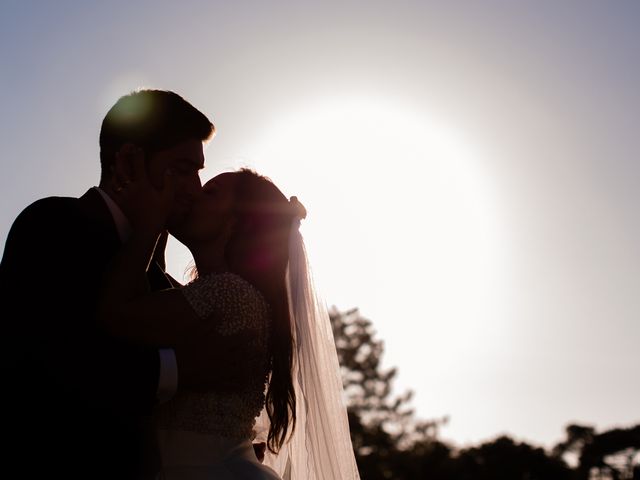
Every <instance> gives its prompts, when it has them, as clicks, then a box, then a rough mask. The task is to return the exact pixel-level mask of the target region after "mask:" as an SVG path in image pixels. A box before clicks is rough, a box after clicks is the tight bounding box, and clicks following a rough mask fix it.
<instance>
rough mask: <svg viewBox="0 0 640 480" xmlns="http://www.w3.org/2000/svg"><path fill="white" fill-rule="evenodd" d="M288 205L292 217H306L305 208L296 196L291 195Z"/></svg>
mask: <svg viewBox="0 0 640 480" xmlns="http://www.w3.org/2000/svg"><path fill="white" fill-rule="evenodd" d="M289 205H290V207H291V213H292V215H293V218H294V219H298V221H300V220H303V219H305V218H307V209H306V208H304V205H302V203H300V201H299V200H298V197H295V196H294V197H291V198H290V199H289Z"/></svg>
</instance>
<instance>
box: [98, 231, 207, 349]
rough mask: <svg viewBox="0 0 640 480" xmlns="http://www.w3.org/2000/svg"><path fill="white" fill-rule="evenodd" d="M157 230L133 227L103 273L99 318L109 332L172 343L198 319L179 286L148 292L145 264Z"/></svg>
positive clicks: (150, 342) (147, 341) (154, 342)
mask: <svg viewBox="0 0 640 480" xmlns="http://www.w3.org/2000/svg"><path fill="white" fill-rule="evenodd" d="M157 239H158V234H156V233H155V232H153V231H151V230H147V229H145V230H140V229H138V230H135V231H134V233H133V234H132V236H131V238H130V239H129V240H128V241H127V242H126V243H125V244H124V245H123V246H122V247H121V249H120V251H119V252H118V253H117V254H116V255H115V256H114V258H113V260H112V262H111V264H110V265H109V267H108V269H107V271H106V272H105V275H104V283H103V288H102V294H101V297H100V302H99V305H98V321H99V322H100V324H101V325H102V326H103V328H104V329H105V330H106V331H108V332H109V333H110V334H112V335H114V336H117V337H121V338H126V339H128V340H132V341H134V342H136V343H142V344H146V345H153V346H158V347H172V346H175V345H176V343H177V342H179V340H180V339H181V338H183V337H184V336H185V333H187V332H189V331H191V330H192V329H193V328H194V327H195V326H196V324H197V323H200V321H199V319H198V318H197V316H196V315H195V312H194V311H193V309H192V308H191V306H190V305H189V304H188V303H187V301H186V300H185V298H184V295H183V294H182V292H181V291H180V290H178V289H167V290H163V291H159V292H151V291H150V289H149V285H148V282H147V275H146V272H147V268H148V266H149V262H150V260H151V257H152V254H153V251H154V248H155V245H156V241H157Z"/></svg>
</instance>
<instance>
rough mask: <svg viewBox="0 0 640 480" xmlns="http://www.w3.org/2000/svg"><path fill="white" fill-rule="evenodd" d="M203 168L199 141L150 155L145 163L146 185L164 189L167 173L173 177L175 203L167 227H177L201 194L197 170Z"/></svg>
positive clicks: (181, 144) (183, 143)
mask: <svg viewBox="0 0 640 480" xmlns="http://www.w3.org/2000/svg"><path fill="white" fill-rule="evenodd" d="M202 168H204V153H203V150H202V142H201V141H200V140H195V139H194V140H187V141H184V142H182V143H179V144H177V145H174V146H173V147H171V148H168V149H166V150H161V151H159V152H155V153H153V154H151V157H150V158H149V161H148V162H147V173H148V175H149V181H150V182H151V184H152V185H154V186H155V187H157V188H162V187H163V182H164V175H165V171H166V170H167V169H170V170H171V171H172V173H173V176H172V179H173V184H174V189H175V200H174V204H173V208H172V211H171V214H170V216H169V220H168V222H167V223H168V225H167V226H168V227H169V228H171V227H173V226H175V225H179V224H180V223H181V222H182V221H183V220H184V218H185V217H186V216H187V214H188V213H189V211H190V210H191V206H192V204H193V201H194V199H195V198H196V197H197V196H198V195H199V194H200V193H201V188H202V183H201V182H200V170H201V169H202Z"/></svg>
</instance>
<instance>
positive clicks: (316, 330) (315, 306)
mask: <svg viewBox="0 0 640 480" xmlns="http://www.w3.org/2000/svg"><path fill="white" fill-rule="evenodd" d="M296 201H297V199H296V198H295V197H292V198H291V202H292V203H294V202H296ZM301 218H303V217H300V216H299V217H297V218H296V219H295V220H294V221H293V223H292V227H291V233H290V236H289V267H288V274H287V288H288V291H289V301H290V305H291V316H292V319H293V324H294V326H293V337H294V341H295V354H294V371H293V382H294V387H295V393H296V398H297V399H298V401H297V407H296V417H297V422H296V428H295V430H294V432H293V434H292V435H291V437H290V439H289V441H288V442H287V443H285V444H284V445H283V446H282V448H281V450H280V452H279V453H278V455H277V456H275V455H273V454H271V453H270V452H269V451H267V453H266V455H265V459H264V464H265V465H268V466H269V467H271V468H273V469H274V470H275V471H276V472H277V473H278V474H279V475H280V476H282V478H283V479H284V480H290V479H307V480H326V479H333V480H343V479H344V480H346V479H349V480H353V479H359V478H360V475H359V473H358V468H357V466H356V461H355V455H354V453H353V446H352V444H351V438H350V434H349V421H348V418H347V408H346V405H345V402H344V396H343V386H342V377H341V373H340V364H339V362H338V355H337V352H336V345H335V341H334V338H333V331H332V328H331V322H330V320H329V314H328V311H327V309H326V306H325V304H324V303H323V302H322V301H321V300H320V299H319V298H318V295H317V292H316V290H315V287H314V282H313V278H312V273H311V269H310V267H309V263H308V257H307V252H306V248H305V245H304V241H303V238H302V235H301V234H300V231H299V226H300V220H301ZM265 423H266V424H267V425H268V417H267V414H266V412H265V410H263V411H262V414H261V416H260V418H259V420H258V424H257V425H256V428H260V427H259V426H260V425H262V428H264V424H265ZM265 430H268V426H267V427H266V429H265Z"/></svg>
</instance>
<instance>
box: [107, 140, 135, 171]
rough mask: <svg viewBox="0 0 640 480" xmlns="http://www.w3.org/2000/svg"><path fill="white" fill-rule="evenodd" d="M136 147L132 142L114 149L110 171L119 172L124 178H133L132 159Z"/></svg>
mask: <svg viewBox="0 0 640 480" xmlns="http://www.w3.org/2000/svg"><path fill="white" fill-rule="evenodd" d="M137 148H138V147H137V146H136V144H135V143H133V142H127V143H125V144H123V145H122V146H121V147H120V148H119V149H118V151H116V154H115V157H114V159H113V170H112V172H121V174H123V175H124V176H126V178H129V179H131V178H133V175H134V171H133V159H134V154H135V152H136V149H137Z"/></svg>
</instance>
